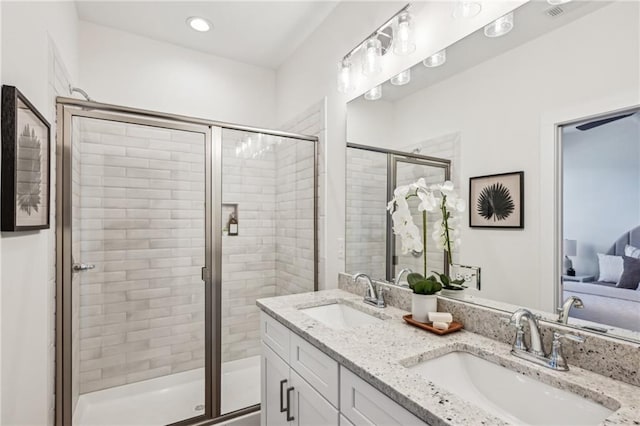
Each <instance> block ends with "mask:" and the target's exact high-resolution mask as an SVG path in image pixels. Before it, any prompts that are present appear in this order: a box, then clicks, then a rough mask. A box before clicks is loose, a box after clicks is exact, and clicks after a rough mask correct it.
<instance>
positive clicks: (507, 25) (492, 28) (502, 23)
mask: <svg viewBox="0 0 640 426" xmlns="http://www.w3.org/2000/svg"><path fill="white" fill-rule="evenodd" d="M512 29H513V12H509V13H507V14H506V15H504V16H501V17H500V18H498V19H496V20H495V21H493V22H492V23H490V24H489V25H487V26H485V27H484V35H486V36H487V37H501V36H503V35H505V34H507V33H508V32H509V31H511V30H512Z"/></svg>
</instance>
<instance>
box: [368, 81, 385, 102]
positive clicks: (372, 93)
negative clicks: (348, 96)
mask: <svg viewBox="0 0 640 426" xmlns="http://www.w3.org/2000/svg"><path fill="white" fill-rule="evenodd" d="M381 97H382V85H379V86H375V87H373V88H371V89H370V90H369V91H367V92H365V94H364V98H365V99H366V100H368V101H377V100H378V99H380V98H381Z"/></svg>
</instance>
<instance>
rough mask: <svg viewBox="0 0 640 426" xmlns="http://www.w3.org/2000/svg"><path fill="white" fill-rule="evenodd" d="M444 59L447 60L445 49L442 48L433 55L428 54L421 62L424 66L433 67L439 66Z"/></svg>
mask: <svg viewBox="0 0 640 426" xmlns="http://www.w3.org/2000/svg"><path fill="white" fill-rule="evenodd" d="M446 61H447V49H442V50H441V51H439V52H438V53H434V54H433V55H431V56H429V57H428V58H427V59H425V60H424V61H422V64H423V65H424V66H425V67H428V68H433V67H439V66H440V65H442V64H444V63H445V62H446Z"/></svg>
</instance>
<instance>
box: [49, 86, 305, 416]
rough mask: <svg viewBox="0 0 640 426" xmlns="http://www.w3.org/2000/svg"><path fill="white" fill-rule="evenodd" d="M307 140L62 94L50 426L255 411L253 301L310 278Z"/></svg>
mask: <svg viewBox="0 0 640 426" xmlns="http://www.w3.org/2000/svg"><path fill="white" fill-rule="evenodd" d="M316 143H317V139H316V138H315V137H311V136H304V135H297V134H289V133H284V132H277V131H270V130H264V129H254V128H250V127H246V126H237V125H231V124H226V123H219V122H214V121H209V120H203V119H196V118H190V117H183V116H175V115H170V114H164V113H156V112H151V111H143V110H136V109H132V108H126V107H119V106H113V105H107V104H100V103H96V102H92V101H80V100H76V99H67V98H59V99H58V145H57V147H58V151H57V182H56V194H57V203H56V209H57V218H58V220H57V230H56V231H57V253H56V255H57V265H58V268H57V270H58V272H57V301H56V304H57V316H56V318H57V320H56V321H57V323H56V326H57V331H56V339H57V347H56V423H57V424H58V425H65V426H66V425H71V424H73V425H79V426H89V425H92V426H93V425H110V426H117V425H166V424H176V425H177V424H180V425H183V424H184V425H187V424H208V423H212V422H218V421H222V420H226V419H230V418H233V417H237V416H241V415H244V414H248V413H251V412H254V411H257V410H258V408H259V405H258V404H259V403H260V383H259V381H260V361H259V356H260V330H259V312H258V309H257V307H256V305H255V301H256V299H258V298H262V297H270V296H276V295H282V294H290V293H295V292H304V291H313V290H316V289H317V266H316V265H317V220H316V217H317V213H316V204H317V190H316V188H317V182H316V179H317V178H316V176H317V170H316V168H317V166H316V164H317V160H316V156H317V147H316Z"/></svg>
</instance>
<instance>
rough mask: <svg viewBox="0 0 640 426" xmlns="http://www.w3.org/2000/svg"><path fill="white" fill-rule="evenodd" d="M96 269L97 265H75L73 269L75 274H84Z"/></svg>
mask: <svg viewBox="0 0 640 426" xmlns="http://www.w3.org/2000/svg"><path fill="white" fill-rule="evenodd" d="M95 267H96V265H93V264H90V263H74V264H73V266H72V267H71V268H72V269H73V272H82V271H88V270H90V269H94V268H95Z"/></svg>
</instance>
